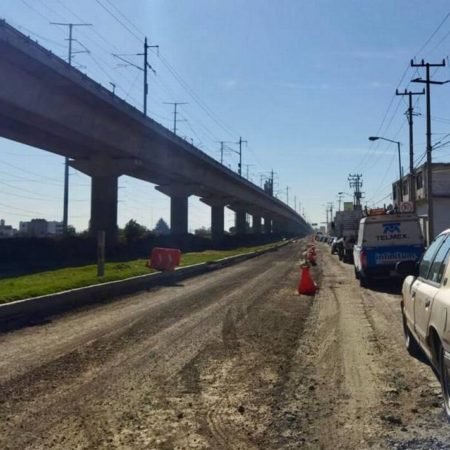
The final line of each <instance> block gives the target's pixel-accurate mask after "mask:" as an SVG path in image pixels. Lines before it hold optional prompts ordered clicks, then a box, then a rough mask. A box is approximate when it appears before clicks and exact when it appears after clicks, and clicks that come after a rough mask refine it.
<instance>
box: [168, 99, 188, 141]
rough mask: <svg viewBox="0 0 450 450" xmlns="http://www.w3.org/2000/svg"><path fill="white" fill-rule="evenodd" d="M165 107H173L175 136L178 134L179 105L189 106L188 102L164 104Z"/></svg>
mask: <svg viewBox="0 0 450 450" xmlns="http://www.w3.org/2000/svg"><path fill="white" fill-rule="evenodd" d="M164 104H165V105H173V132H174V134H177V123H178V122H179V119H178V118H177V115H178V110H177V107H178V105H188V103H186V102H164Z"/></svg>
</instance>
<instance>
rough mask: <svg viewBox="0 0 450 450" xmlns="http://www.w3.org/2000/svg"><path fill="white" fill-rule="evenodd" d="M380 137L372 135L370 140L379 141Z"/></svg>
mask: <svg viewBox="0 0 450 450" xmlns="http://www.w3.org/2000/svg"><path fill="white" fill-rule="evenodd" d="M378 139H380V138H379V137H378V136H370V137H369V141H378Z"/></svg>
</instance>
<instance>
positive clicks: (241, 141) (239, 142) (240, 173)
mask: <svg viewBox="0 0 450 450" xmlns="http://www.w3.org/2000/svg"><path fill="white" fill-rule="evenodd" d="M244 143H245V144H248V141H245V140H243V139H242V137H239V141H238V142H237V144H239V166H238V173H239V175H240V176H242V144H244Z"/></svg>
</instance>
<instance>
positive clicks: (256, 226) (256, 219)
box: [252, 216, 261, 234]
mask: <svg viewBox="0 0 450 450" xmlns="http://www.w3.org/2000/svg"><path fill="white" fill-rule="evenodd" d="M252 228H253V233H254V234H261V216H253V223H252Z"/></svg>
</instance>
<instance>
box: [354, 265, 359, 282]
mask: <svg viewBox="0 0 450 450" xmlns="http://www.w3.org/2000/svg"><path fill="white" fill-rule="evenodd" d="M354 269H355V278H356V279H357V280H359V272H358V271H357V270H356V267H355V268H354Z"/></svg>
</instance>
